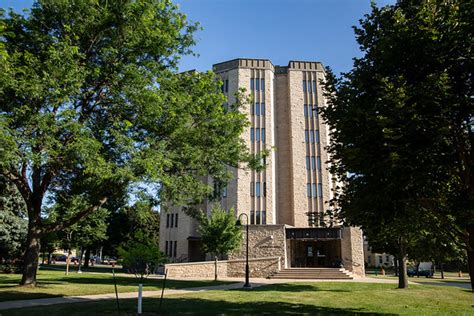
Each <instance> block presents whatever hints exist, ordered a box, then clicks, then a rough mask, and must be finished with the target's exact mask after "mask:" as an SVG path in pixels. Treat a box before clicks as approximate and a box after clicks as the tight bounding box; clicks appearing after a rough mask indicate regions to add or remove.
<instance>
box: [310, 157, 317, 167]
mask: <svg viewBox="0 0 474 316" xmlns="http://www.w3.org/2000/svg"><path fill="white" fill-rule="evenodd" d="M311 166H312V167H313V168H312V169H313V170H316V157H314V156H311Z"/></svg>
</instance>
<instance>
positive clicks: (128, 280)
mask: <svg viewBox="0 0 474 316" xmlns="http://www.w3.org/2000/svg"><path fill="white" fill-rule="evenodd" d="M57 269H62V268H61V267H60V266H59V267H57ZM94 271H95V272H84V273H82V274H78V273H76V272H70V273H69V276H66V275H64V271H61V270H47V269H44V270H43V269H40V270H39V271H38V276H37V280H38V285H37V287H36V288H29V287H21V286H18V283H19V281H20V279H21V275H18V274H0V301H11V300H23V299H35V298H45V297H57V296H72V295H88V294H104V293H114V283H113V278H112V273H110V272H109V270H108V269H104V270H100V268H99V269H98V268H96V269H94ZM98 271H102V273H98ZM116 280H117V287H118V291H119V292H121V293H125V292H134V291H136V290H137V285H138V282H137V280H136V279H135V277H133V276H130V275H126V274H123V273H120V274H118V275H116ZM162 282H163V280H162V279H151V278H150V279H147V280H145V282H144V286H145V288H144V289H145V290H146V291H153V290H161V287H162V284H163V283H162ZM223 283H229V282H219V281H218V282H214V281H177V280H167V281H166V288H170V289H178V288H187V287H199V286H208V285H217V284H223Z"/></svg>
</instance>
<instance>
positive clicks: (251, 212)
mask: <svg viewBox="0 0 474 316" xmlns="http://www.w3.org/2000/svg"><path fill="white" fill-rule="evenodd" d="M250 225H255V212H254V211H250Z"/></svg>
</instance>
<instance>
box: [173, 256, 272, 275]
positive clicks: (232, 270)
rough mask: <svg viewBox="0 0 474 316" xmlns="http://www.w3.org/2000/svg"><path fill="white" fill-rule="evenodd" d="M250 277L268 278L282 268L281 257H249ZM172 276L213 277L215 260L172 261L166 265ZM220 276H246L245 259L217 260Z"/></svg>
mask: <svg viewBox="0 0 474 316" xmlns="http://www.w3.org/2000/svg"><path fill="white" fill-rule="evenodd" d="M249 268H250V277H254V278H266V277H268V276H270V275H272V274H274V273H276V272H278V271H279V270H280V268H281V264H280V257H267V258H252V259H249ZM165 270H166V271H167V272H168V277H170V278H193V277H194V278H196V277H197V278H213V277H214V273H215V272H214V271H215V265H214V261H202V262H186V263H170V264H166V265H165ZM217 276H218V277H221V278H222V277H244V276H245V259H237V260H222V261H218V262H217Z"/></svg>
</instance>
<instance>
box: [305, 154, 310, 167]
mask: <svg viewBox="0 0 474 316" xmlns="http://www.w3.org/2000/svg"><path fill="white" fill-rule="evenodd" d="M309 158H310V157H309V156H306V170H309V169H310V165H309Z"/></svg>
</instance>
